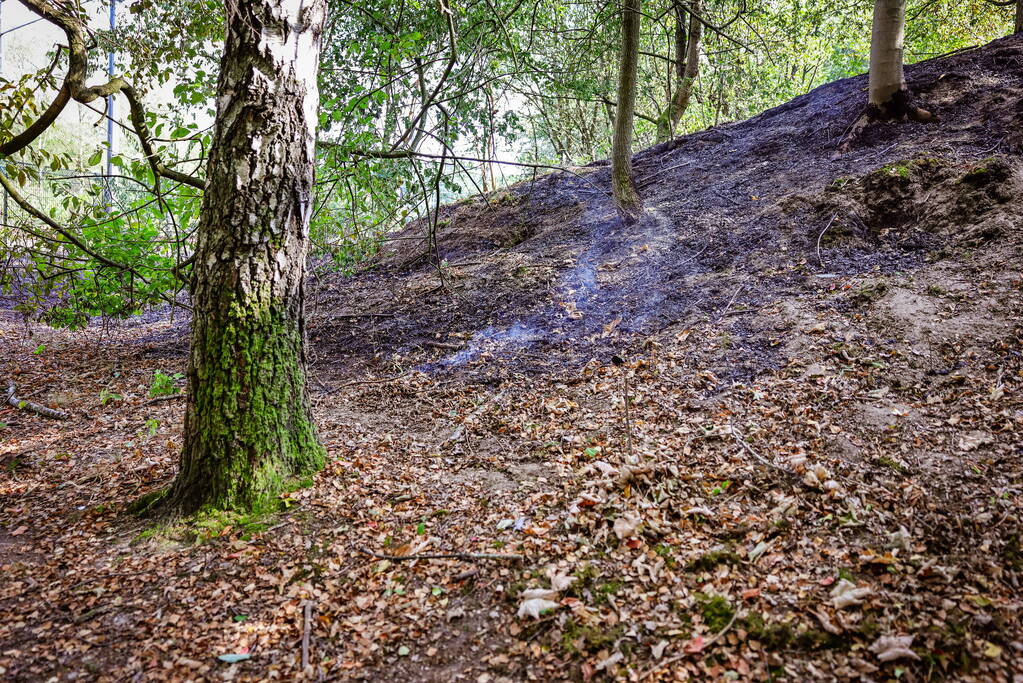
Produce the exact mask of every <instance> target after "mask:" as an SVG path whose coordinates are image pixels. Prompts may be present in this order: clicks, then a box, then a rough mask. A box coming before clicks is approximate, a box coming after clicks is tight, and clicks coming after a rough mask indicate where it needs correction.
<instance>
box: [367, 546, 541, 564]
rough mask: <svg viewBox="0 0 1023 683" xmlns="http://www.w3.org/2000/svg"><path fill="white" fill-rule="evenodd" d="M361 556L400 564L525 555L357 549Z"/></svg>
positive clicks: (511, 557) (496, 558) (493, 558)
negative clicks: (397, 553) (399, 552)
mask: <svg viewBox="0 0 1023 683" xmlns="http://www.w3.org/2000/svg"><path fill="white" fill-rule="evenodd" d="M358 551H359V552H360V553H362V554H363V555H369V556H370V557H375V558H377V559H378V560H391V561H392V562H401V561H403V560H513V561H515V562H521V561H522V560H524V559H526V558H525V555H505V554H501V553H425V554H419V555H383V554H381V553H375V552H373V551H372V550H367V549H366V548H358Z"/></svg>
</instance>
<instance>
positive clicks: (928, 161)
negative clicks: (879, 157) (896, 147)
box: [874, 157, 943, 178]
mask: <svg viewBox="0 0 1023 683" xmlns="http://www.w3.org/2000/svg"><path fill="white" fill-rule="evenodd" d="M942 165H943V162H942V161H941V159H936V158H934V157H918V158H916V159H903V160H902V161H893V162H892V163H890V164H885V165H884V166H882V167H881V168H879V169H878V170H877V171H875V172H874V173H876V174H881V175H888V176H898V177H899V178H909V177H910V176H911V175H912V174H913V172H914V171H917V170H923V171H928V170H932V169H935V168H938V167H939V166H942Z"/></svg>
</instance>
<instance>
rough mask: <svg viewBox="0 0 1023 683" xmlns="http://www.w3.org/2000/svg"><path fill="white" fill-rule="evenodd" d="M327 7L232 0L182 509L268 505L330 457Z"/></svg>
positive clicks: (205, 231) (202, 253) (208, 199)
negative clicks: (308, 273) (323, 235)
mask: <svg viewBox="0 0 1023 683" xmlns="http://www.w3.org/2000/svg"><path fill="white" fill-rule="evenodd" d="M325 10H326V0H304V1H300V0H228V1H227V31H226V36H225V46H224V56H223V59H222V61H221V74H220V82H219V85H218V98H217V119H216V131H215V135H214V140H213V144H212V146H211V149H210V157H209V163H208V170H207V178H208V182H207V188H206V193H205V196H204V199H203V205H202V214H201V217H200V222H199V230H198V244H197V248H196V256H195V266H194V271H193V277H194V281H193V304H194V311H195V312H194V315H193V319H192V346H191V356H190V358H189V370H188V392H189V394H188V406H187V409H186V415H185V437H184V450H183V452H182V455H181V470H180V472H179V473H178V477H177V479H176V480H175V481H174V484H173V486H172V487H171V490H170V492H169V494H168V497H167V501H166V502H167V504H168V505H169V506H170V508H171V509H173V510H174V511H176V512H183V513H190V512H194V511H196V510H202V509H239V510H260V509H266V508H267V507H270V506H271V505H272V503H273V502H274V501H275V499H276V498H277V496H278V495H279V494H280V492H281V491H282V490H283V489H284V488H285V487H286V486H287V485H288V482H289V480H293V479H295V478H296V477H301V476H303V475H307V474H309V473H312V472H314V471H316V470H318V469H319V468H320V467H322V465H323V462H324V451H323V448H322V446H320V444H319V441H318V439H317V436H316V430H315V427H314V425H313V422H312V418H311V415H310V407H309V399H308V395H307V392H306V378H305V353H304V350H303V337H304V329H303V301H302V300H303V281H304V276H305V272H304V271H305V260H306V249H307V244H308V231H309V218H310V209H311V203H312V192H313V171H314V159H315V155H314V150H315V133H316V123H317V106H318V92H317V82H316V79H317V70H318V66H319V54H320V35H321V33H322V30H323V23H324V17H325Z"/></svg>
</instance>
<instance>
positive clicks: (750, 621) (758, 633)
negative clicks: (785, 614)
mask: <svg viewBox="0 0 1023 683" xmlns="http://www.w3.org/2000/svg"><path fill="white" fill-rule="evenodd" d="M742 625H743V629H744V630H745V631H746V633H748V634H749V637H750V638H752V639H753V640H759V641H760V642H761V643H763V644H764V646H765V647H766V648H767V649H769V650H782V649H784V648H786V647H788V646H789V643H791V642H792V638H793V634H792V628H791V627H790V626H789V625H788V624H768V623H767V622H765V621H764V617H763V615H762V614H760V613H759V612H750V613H749V614H747V615H746V617H745V618H744V619H743V624H742Z"/></svg>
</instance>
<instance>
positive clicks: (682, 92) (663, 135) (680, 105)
mask: <svg viewBox="0 0 1023 683" xmlns="http://www.w3.org/2000/svg"><path fill="white" fill-rule="evenodd" d="M702 9H703V6H702V3H701V1H700V0H693V3H692V10H693V11H692V13H691V14H689V33H688V35H687V36H686V37H685V38H683V35H685V34H684V33H683V32H684V30H685V29H684V26H685V20H686V15H687V12H686V11H685V9H683V8H682V5H681V3H676V4H675V14H676V17H675V22H676V23H675V47H676V50H675V60H676V66H677V73H678V90H676V91H675V94H674V96H673V97H672V98H671V102H669V103H668V108H667V109H666V110H665V111H664V113H662V114H661V116H660V117H658V120H657V142H664V141H665V140H668V139H669V138H671V137H672V136H673V135H674V134H675V128H676V127H677V126H678V122H679V121H680V120H681V119H682V115H683V114H685V113H686V109H688V108H689V100H690V99H691V98H692V96H693V87H694V86H695V84H696V78H697V77H698V76H699V75H700V40H701V39H702V37H703V22H701V21H700V20H699V19H697V18H696V15H698V14H700V12H701V11H702ZM683 52H685V62H682V61H681V60H682V53H683Z"/></svg>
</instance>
